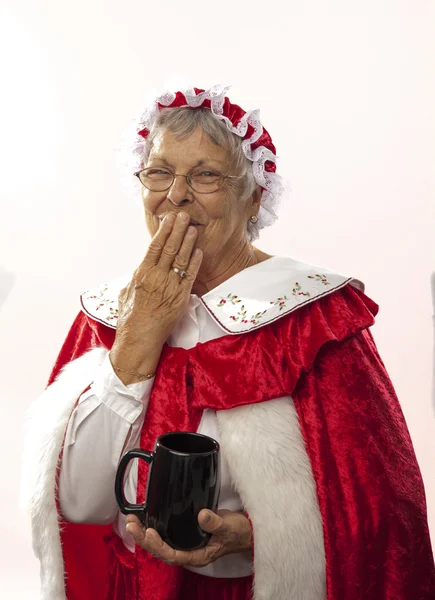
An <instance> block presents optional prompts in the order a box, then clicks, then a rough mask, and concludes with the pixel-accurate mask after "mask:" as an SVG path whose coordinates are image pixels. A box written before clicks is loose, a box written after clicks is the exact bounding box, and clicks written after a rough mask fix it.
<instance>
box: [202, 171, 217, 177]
mask: <svg viewBox="0 0 435 600" xmlns="http://www.w3.org/2000/svg"><path fill="white" fill-rule="evenodd" d="M199 175H200V176H201V177H219V173H214V172H213V171H201V173H199Z"/></svg>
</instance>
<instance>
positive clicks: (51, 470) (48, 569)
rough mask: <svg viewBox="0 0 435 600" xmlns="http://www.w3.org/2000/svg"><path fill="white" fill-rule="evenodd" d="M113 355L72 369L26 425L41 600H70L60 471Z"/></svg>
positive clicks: (28, 497) (27, 481) (24, 495)
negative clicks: (76, 418)
mask: <svg viewBox="0 0 435 600" xmlns="http://www.w3.org/2000/svg"><path fill="white" fill-rule="evenodd" d="M106 355H107V350H106V349H105V348H95V349H93V350H90V351H89V352H87V353H86V354H84V355H83V356H81V357H80V358H78V359H76V360H74V361H72V362H70V363H69V364H67V365H66V366H65V367H64V368H63V369H62V371H61V373H60V374H59V376H58V377H57V379H56V381H55V382H54V383H53V384H52V385H50V386H49V387H48V388H47V389H46V390H45V391H44V392H43V394H41V396H39V398H38V399H37V400H35V402H33V404H32V405H31V406H30V408H29V410H28V413H27V419H26V423H25V433H24V439H25V442H24V443H25V448H24V457H23V469H22V481H21V505H22V507H23V508H24V509H25V510H27V511H29V512H30V516H31V520H32V538H33V551H34V553H35V555H36V557H37V558H38V559H39V561H40V565H41V566H40V576H41V595H40V600H65V599H66V596H65V583H64V578H65V572H64V564H63V557H62V547H61V540H60V531H59V521H58V514H57V509H56V498H55V485H56V468H57V464H58V459H59V454H60V452H61V449H62V444H63V439H64V434H65V430H66V427H67V424H68V420H69V417H70V414H71V411H72V409H73V407H74V405H75V403H76V401H77V399H78V398H79V397H80V395H81V393H82V392H83V391H84V390H85V389H86V387H87V386H88V385H89V384H90V383H92V380H93V377H94V374H95V369H97V367H99V366H100V365H101V364H102V363H103V361H104V359H105V357H106Z"/></svg>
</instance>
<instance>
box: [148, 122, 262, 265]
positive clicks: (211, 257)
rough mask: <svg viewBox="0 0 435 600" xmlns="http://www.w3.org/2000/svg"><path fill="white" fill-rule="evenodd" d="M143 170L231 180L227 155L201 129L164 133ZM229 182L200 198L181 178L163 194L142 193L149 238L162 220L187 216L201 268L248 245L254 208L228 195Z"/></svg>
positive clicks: (154, 144) (158, 137) (250, 201)
mask: <svg viewBox="0 0 435 600" xmlns="http://www.w3.org/2000/svg"><path fill="white" fill-rule="evenodd" d="M144 166H145V167H160V168H165V169H169V170H170V171H172V172H173V173H178V174H180V175H187V174H188V173H190V172H191V171H192V169H195V170H196V169H197V168H198V167H201V171H202V170H204V171H212V172H216V171H218V172H219V173H222V174H224V175H227V174H228V175H235V173H233V172H232V170H231V164H230V163H229V158H228V155H227V152H226V151H225V150H224V149H223V148H222V147H220V146H217V145H216V144H214V143H213V142H212V141H211V140H210V138H209V137H208V135H207V134H206V133H205V132H204V131H203V130H202V129H200V128H199V127H198V128H197V129H196V130H195V131H194V132H193V133H192V134H191V135H190V136H189V137H188V138H185V139H179V138H177V137H175V136H174V135H173V134H172V133H171V132H170V131H169V130H162V131H160V132H158V133H157V134H156V136H155V137H154V140H153V145H152V148H151V152H150V156H149V158H148V160H147V162H146V164H145V165H144ZM229 185H231V184H228V182H227V181H225V182H224V183H223V185H222V187H221V188H220V189H219V190H218V191H217V192H212V193H210V194H201V193H198V192H195V191H194V190H192V188H191V187H190V186H189V185H188V184H187V181H186V178H185V177H176V178H175V181H174V183H173V185H172V187H171V188H170V189H169V190H166V191H165V192H152V191H150V190H148V189H147V188H145V187H144V188H143V191H142V194H143V202H144V208H145V218H146V223H147V227H148V230H149V232H150V234H151V236H153V235H154V234H155V233H156V231H157V229H158V228H159V225H160V219H161V218H163V217H164V216H165V215H166V214H168V213H179V212H181V211H183V212H187V213H188V214H189V215H190V217H191V220H192V221H193V222H194V223H195V222H196V223H198V225H196V227H197V231H198V239H197V244H196V246H197V247H198V248H201V250H202V251H203V253H204V259H203V264H206V263H207V261H209V262H210V263H211V265H212V264H214V263H215V262H216V261H218V260H222V256H223V255H225V254H227V253H229V254H228V256H230V255H231V252H232V251H233V250H235V249H236V248H237V247H240V244H246V223H247V221H248V219H249V217H250V215H252V214H257V211H258V207H256V206H253V204H254V202H255V201H254V200H253V198H251V199H248V200H247V201H245V202H242V201H241V199H240V198H237V197H235V194H234V192H233V193H231V190H230V189H229ZM254 196H255V195H254Z"/></svg>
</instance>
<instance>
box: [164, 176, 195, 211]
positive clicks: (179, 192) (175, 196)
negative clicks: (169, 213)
mask: <svg viewBox="0 0 435 600" xmlns="http://www.w3.org/2000/svg"><path fill="white" fill-rule="evenodd" d="M167 198H168V200H169V201H170V202H172V204H174V205H175V206H182V205H184V204H191V203H192V202H193V193H192V188H191V187H190V186H189V185H188V183H187V179H186V177H184V176H183V175H176V176H175V179H174V183H173V184H172V185H171V187H170V188H169V190H168V191H167Z"/></svg>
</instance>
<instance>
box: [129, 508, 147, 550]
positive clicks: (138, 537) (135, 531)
mask: <svg viewBox="0 0 435 600" xmlns="http://www.w3.org/2000/svg"><path fill="white" fill-rule="evenodd" d="M126 521H127V525H126V530H127V531H128V533H130V534H131V535H132V536H133V538H134V541H135V542H136V544H139V545H140V546H141V545H142V544H143V542H144V541H145V537H146V536H145V532H146V529H145V527H144V525H143V524H142V523H141V521H140V520H139V519H138V517H136V515H127V518H126Z"/></svg>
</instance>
